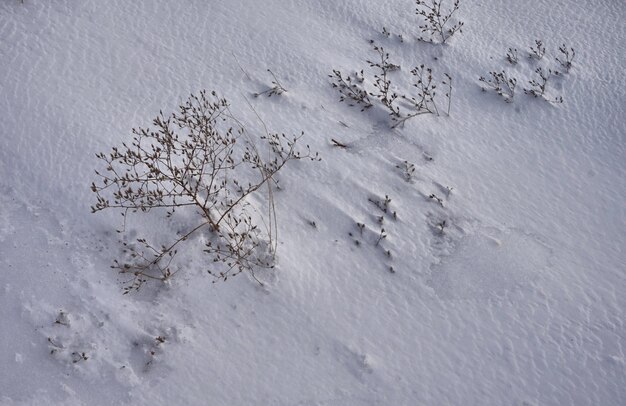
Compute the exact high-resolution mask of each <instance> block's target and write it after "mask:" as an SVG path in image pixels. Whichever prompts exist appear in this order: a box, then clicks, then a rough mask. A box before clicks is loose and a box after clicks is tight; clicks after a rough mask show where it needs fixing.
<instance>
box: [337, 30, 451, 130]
mask: <svg viewBox="0 0 626 406" xmlns="http://www.w3.org/2000/svg"><path fill="white" fill-rule="evenodd" d="M370 43H371V44H374V41H370ZM373 49H374V51H376V52H377V53H378V55H379V59H377V60H376V61H371V60H368V61H367V63H368V64H369V65H370V68H373V69H375V70H376V72H375V73H374V74H373V79H372V80H371V81H370V80H366V79H365V75H364V73H363V70H361V71H360V72H359V73H357V74H355V75H354V78H352V77H350V76H343V74H342V73H341V72H340V71H338V70H333V75H329V76H330V77H331V78H334V79H335V81H334V82H333V83H332V86H333V87H334V88H336V89H337V90H338V91H339V93H340V95H341V96H340V98H339V100H340V101H346V102H347V103H348V104H349V105H350V106H355V105H360V106H361V111H365V110H366V109H369V108H370V107H373V106H374V103H375V102H376V101H378V102H380V104H381V105H382V107H384V109H385V110H387V111H388V112H389V116H391V127H392V128H395V127H398V126H400V125H403V124H404V123H405V122H406V120H408V119H410V118H413V117H416V116H419V115H422V114H435V115H437V116H438V115H439V109H438V107H437V101H436V96H437V93H436V90H435V89H436V88H437V82H436V81H435V80H434V77H433V71H432V69H431V68H428V67H426V66H424V65H420V66H418V67H416V68H414V69H412V70H411V75H412V76H413V77H414V78H415V83H413V87H414V88H416V89H417V91H416V92H414V93H413V94H412V95H409V96H407V95H406V94H399V93H396V92H394V91H393V90H392V81H391V73H392V72H394V71H397V70H399V69H400V66H399V65H396V64H394V63H391V62H389V53H387V52H385V50H384V48H383V47H380V46H378V45H375V44H374V45H373ZM444 75H445V77H446V79H445V80H444V81H443V82H442V83H443V84H444V85H447V87H448V89H447V92H446V93H445V94H444V95H445V97H446V98H447V99H448V101H447V112H448V115H449V114H450V104H451V98H452V77H451V76H450V75H449V74H447V73H446V74H444ZM368 88H369V89H371V90H370V91H368V90H367V89H368Z"/></svg>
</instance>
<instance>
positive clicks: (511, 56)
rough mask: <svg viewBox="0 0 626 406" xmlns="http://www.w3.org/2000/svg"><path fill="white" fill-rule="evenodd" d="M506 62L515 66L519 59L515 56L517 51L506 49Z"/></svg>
mask: <svg viewBox="0 0 626 406" xmlns="http://www.w3.org/2000/svg"><path fill="white" fill-rule="evenodd" d="M506 60H507V61H509V63H510V64H511V65H517V62H519V58H518V56H517V49H515V48H509V49H507V51H506Z"/></svg>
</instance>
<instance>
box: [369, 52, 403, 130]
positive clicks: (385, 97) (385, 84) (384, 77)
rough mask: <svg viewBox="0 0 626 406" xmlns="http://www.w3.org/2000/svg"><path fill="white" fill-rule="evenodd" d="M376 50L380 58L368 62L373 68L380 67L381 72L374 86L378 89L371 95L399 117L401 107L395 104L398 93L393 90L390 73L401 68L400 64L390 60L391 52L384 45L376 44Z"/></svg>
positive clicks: (376, 75) (395, 116)
mask: <svg viewBox="0 0 626 406" xmlns="http://www.w3.org/2000/svg"><path fill="white" fill-rule="evenodd" d="M374 51H376V52H377V53H378V55H379V58H380V60H379V61H375V62H373V61H370V60H368V61H367V63H368V64H369V65H370V67H371V68H376V69H378V71H379V72H378V73H376V74H375V75H374V88H375V89H376V91H375V92H370V96H372V97H376V98H377V99H378V100H380V102H381V103H382V104H383V106H385V107H386V108H387V110H389V114H390V115H391V116H393V117H394V118H396V119H397V118H398V117H400V108H399V107H397V106H395V105H394V102H395V101H396V99H397V98H398V95H397V94H396V93H393V92H391V80H390V79H389V74H390V73H391V72H393V71H395V70H398V69H400V66H399V65H395V64H393V63H391V62H389V53H388V52H385V50H384V48H383V47H380V46H377V45H374Z"/></svg>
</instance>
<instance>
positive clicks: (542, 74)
mask: <svg viewBox="0 0 626 406" xmlns="http://www.w3.org/2000/svg"><path fill="white" fill-rule="evenodd" d="M535 74H536V77H535V78H533V79H531V80H529V81H528V83H529V84H530V87H529V88H524V93H526V94H527V95H529V96H533V97H535V98H542V99H544V100H546V101H549V102H551V103H563V97H561V96H558V97H556V98H554V99H552V98H548V97H547V96H546V87H547V84H548V79H549V78H550V76H551V75H552V74H553V73H552V70H550V69H548V72H546V71H544V70H543V68H542V67H538V68H537V69H535Z"/></svg>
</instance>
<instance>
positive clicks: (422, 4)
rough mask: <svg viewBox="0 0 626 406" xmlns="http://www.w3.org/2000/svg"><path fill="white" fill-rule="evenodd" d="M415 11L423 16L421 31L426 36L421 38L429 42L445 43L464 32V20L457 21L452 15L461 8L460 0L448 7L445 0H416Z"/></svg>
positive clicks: (455, 0)
mask: <svg viewBox="0 0 626 406" xmlns="http://www.w3.org/2000/svg"><path fill="white" fill-rule="evenodd" d="M415 3H416V9H415V13H416V14H417V15H418V16H420V17H421V18H422V25H420V26H419V28H420V30H421V32H422V33H423V34H426V37H421V38H420V39H421V40H423V41H427V42H439V43H441V44H445V43H446V41H448V40H449V39H450V38H451V37H452V36H453V35H454V34H456V33H457V32H463V31H462V28H463V25H464V23H463V21H456V22H454V19H453V18H452V16H453V15H454V13H456V12H457V11H458V10H459V7H460V0H454V3H452V5H451V6H450V7H446V6H445V3H446V1H445V0H439V1H438V0H430V1H428V0H416V1H415Z"/></svg>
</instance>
